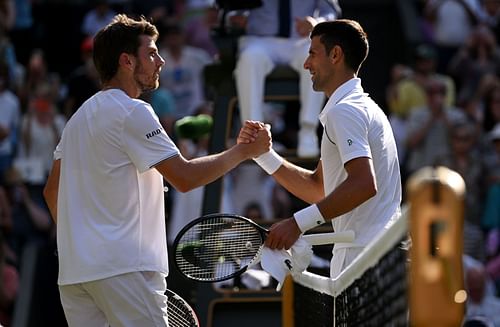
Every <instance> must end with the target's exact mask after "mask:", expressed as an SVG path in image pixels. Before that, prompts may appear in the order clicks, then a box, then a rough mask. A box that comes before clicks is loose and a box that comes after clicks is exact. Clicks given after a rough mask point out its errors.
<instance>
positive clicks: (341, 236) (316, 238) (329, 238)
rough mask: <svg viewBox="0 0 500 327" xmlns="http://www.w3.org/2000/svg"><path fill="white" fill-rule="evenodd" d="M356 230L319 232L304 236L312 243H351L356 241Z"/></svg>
mask: <svg viewBox="0 0 500 327" xmlns="http://www.w3.org/2000/svg"><path fill="white" fill-rule="evenodd" d="M354 236H355V234H354V231H352V230H347V231H343V232H337V233H318V234H308V235H304V236H302V237H303V238H304V240H306V241H307V242H309V244H311V245H325V244H332V243H351V242H353V241H354Z"/></svg>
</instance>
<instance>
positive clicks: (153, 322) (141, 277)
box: [59, 271, 168, 327]
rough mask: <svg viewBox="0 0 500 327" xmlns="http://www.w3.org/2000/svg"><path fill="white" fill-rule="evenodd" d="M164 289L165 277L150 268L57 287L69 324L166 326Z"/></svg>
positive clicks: (116, 326)
mask: <svg viewBox="0 0 500 327" xmlns="http://www.w3.org/2000/svg"><path fill="white" fill-rule="evenodd" d="M166 289H167V283H166V280H165V276H163V275H162V274H160V273H158V272H150V271H148V272H132V273H127V274H122V275H117V276H113V277H110V278H105V279H100V280H96V281H91V282H86V283H80V284H72V285H62V286H59V292H60V296H61V303H62V306H63V309H64V314H65V316H66V319H67V321H68V325H69V327H88V326H95V327H107V326H110V325H111V326H113V327H137V326H141V327H153V326H154V327H160V326H162V327H163V326H165V327H166V326H168V321H167V297H166V296H165V291H166Z"/></svg>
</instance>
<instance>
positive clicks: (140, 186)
mask: <svg viewBox="0 0 500 327" xmlns="http://www.w3.org/2000/svg"><path fill="white" fill-rule="evenodd" d="M157 38H158V31H157V29H156V27H155V26H154V25H152V24H151V23H150V22H148V21H146V20H145V19H144V18H140V19H138V20H135V19H131V18H129V17H127V16H126V15H117V16H115V18H114V20H113V22H112V23H110V24H109V25H108V26H106V27H105V28H103V29H102V30H100V32H99V33H98V34H97V35H96V37H95V39H94V63H95V65H96V68H97V71H98V72H99V74H100V78H101V82H102V90H101V91H99V92H98V93H96V94H95V95H94V96H92V97H91V98H89V99H88V100H87V101H86V102H85V103H84V104H83V105H82V106H81V107H80V108H79V109H78V111H77V112H76V113H75V114H74V115H73V116H72V118H71V119H70V120H69V121H68V123H67V125H66V127H65V129H64V132H63V135H62V138H61V140H60V143H59V144H58V146H57V148H56V150H55V152H54V159H55V160H54V164H53V167H52V171H51V173H50V176H49V178H48V181H47V184H46V186H45V189H44V196H45V199H46V202H47V204H48V206H49V209H50V212H51V215H52V217H53V219H54V220H55V221H56V223H57V244H58V254H59V256H58V257H59V279H58V284H59V290H60V296H61V302H62V305H63V309H64V312H65V316H66V319H67V321H68V323H69V326H72V327H73V326H77V327H78V326H82V327H83V326H85V327H87V326H108V325H111V326H130V327H132V326H134V327H137V326H141V327H148V326H151V327H152V326H167V321H168V317H167V310H166V303H167V301H166V297H165V295H164V293H165V290H166V281H165V277H166V275H167V274H168V260H167V243H166V242H167V241H166V231H165V209H164V196H163V190H164V187H163V179H165V180H167V181H168V182H169V183H170V184H171V185H172V186H173V187H175V188H176V189H177V190H179V191H182V192H185V191H189V190H192V189H194V188H196V187H199V186H201V185H205V184H207V183H209V182H211V181H214V180H215V179H217V178H219V177H221V176H222V175H223V174H225V173H226V172H228V171H229V170H230V169H232V168H234V167H235V166H236V165H238V164H239V163H240V162H242V161H244V160H247V159H250V158H253V157H255V156H257V155H259V154H262V153H264V152H266V151H268V150H269V149H270V146H271V141H270V133H269V132H268V131H267V130H261V131H259V132H258V133H255V134H253V137H252V138H251V141H252V143H249V144H237V145H235V146H233V147H232V148H230V149H228V150H226V151H224V152H222V153H219V154H215V155H210V156H206V157H200V158H196V159H192V160H187V159H185V158H184V157H182V155H181V154H180V152H179V150H178V149H177V147H176V146H175V144H174V143H173V142H172V140H171V139H170V138H169V136H168V135H167V134H166V133H165V131H164V130H163V128H162V126H161V124H160V122H159V120H158V117H157V116H156V115H155V114H154V111H153V110H152V108H151V106H150V105H149V104H148V103H146V102H144V101H142V100H139V99H138V97H139V96H140V95H141V93H142V92H145V91H148V90H153V89H156V88H157V87H158V84H159V83H158V78H159V73H160V70H161V67H162V66H163V65H164V63H165V62H164V60H163V59H162V58H161V56H160V55H159V54H158V49H157V47H156V44H155V42H156V40H157Z"/></svg>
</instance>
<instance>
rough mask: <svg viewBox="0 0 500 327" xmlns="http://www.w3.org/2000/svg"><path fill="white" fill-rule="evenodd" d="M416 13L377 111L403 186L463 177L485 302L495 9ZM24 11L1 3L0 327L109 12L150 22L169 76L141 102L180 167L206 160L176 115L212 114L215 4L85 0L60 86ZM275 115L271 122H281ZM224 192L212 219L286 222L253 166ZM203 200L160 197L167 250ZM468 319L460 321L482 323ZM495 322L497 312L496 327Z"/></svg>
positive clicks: (491, 217)
mask: <svg viewBox="0 0 500 327" xmlns="http://www.w3.org/2000/svg"><path fill="white" fill-rule="evenodd" d="M264 1H265V0H264ZM340 3H342V2H340ZM414 3H415V6H416V8H417V10H418V13H419V15H420V16H419V26H418V27H417V28H419V32H420V34H421V36H422V40H423V42H422V43H421V44H418V45H417V46H416V47H415V49H414V51H413V57H412V60H411V61H410V62H401V63H394V66H393V67H392V69H391V71H390V72H387V74H388V75H390V76H391V81H390V83H389V85H387V89H386V90H387V92H386V99H385V102H386V104H387V106H386V108H384V109H385V110H386V113H387V114H388V116H389V117H390V121H391V124H392V127H393V130H394V132H395V136H396V141H397V145H398V153H399V158H400V163H401V171H402V173H403V177H404V180H405V178H406V177H408V176H409V175H410V174H411V173H413V172H414V171H416V170H418V169H419V168H422V167H424V166H428V165H444V166H447V167H449V168H451V169H453V170H455V171H457V172H458V173H460V174H461V175H462V177H463V178H464V180H465V182H466V186H467V193H466V199H465V216H464V235H463V239H464V254H465V255H466V256H467V258H468V259H467V260H468V261H467V262H469V263H470V262H473V263H474V264H468V265H466V267H474V269H473V270H471V276H472V277H476V278H472V277H471V278H468V279H466V280H467V281H469V280H473V281H476V282H475V284H474V283H473V284H471V285H477V280H480V281H482V282H484V283H487V284H488V285H490V286H489V290H490V291H489V292H483V295H484V296H487V295H491V296H493V297H494V298H495V299H496V296H498V295H499V294H500V46H499V41H500V0H427V1H425V0H414ZM35 5H38V6H42V5H43V1H31V0H0V243H1V244H0V278H1V281H0V324H3V325H5V326H8V325H9V320H10V319H11V315H12V310H13V307H14V304H15V299H16V294H17V291H18V285H19V278H20V274H21V273H22V272H21V271H20V267H21V260H22V257H23V249H24V248H25V246H26V245H27V244H28V243H30V242H36V243H38V244H42V245H49V246H50V245H51V244H53V243H54V242H55V232H54V225H53V223H52V221H51V219H50V216H49V213H48V210H47V208H46V206H45V203H44V201H43V198H42V193H41V192H42V188H43V186H44V184H45V179H46V177H47V174H48V170H49V168H50V167H51V162H52V153H53V150H54V149H55V146H56V145H57V143H58V140H59V137H60V136H61V133H62V130H63V128H64V126H65V123H66V122H67V120H68V119H69V118H70V117H71V115H72V114H73V113H74V112H75V111H76V110H77V109H78V107H79V106H80V105H81V104H82V103H83V102H84V101H85V100H86V99H87V98H88V97H90V96H91V95H93V94H94V93H95V92H97V91H98V90H99V88H100V85H99V80H98V78H97V74H96V72H95V69H94V66H93V62H92V37H93V35H94V34H95V33H96V32H97V31H98V30H99V29H100V28H101V27H103V26H105V25H106V24H107V23H109V22H110V20H111V19H112V17H113V16H114V15H115V13H118V12H126V13H130V14H136V15H137V14H143V15H145V16H146V17H151V18H152V19H153V22H155V24H156V25H157V27H158V29H159V31H160V39H159V40H158V48H159V51H160V54H161V56H162V57H163V58H164V59H165V61H166V64H165V67H164V68H163V70H162V72H161V77H160V88H159V89H158V90H155V91H154V92H151V93H148V94H145V95H144V96H143V97H144V100H145V101H148V102H149V103H151V105H152V107H153V109H154V110H155V112H156V113H157V115H158V117H159V119H160V121H161V123H162V125H163V126H164V128H165V130H166V131H167V133H168V134H169V135H170V136H171V137H172V138H174V139H175V141H176V143H177V144H178V145H179V148H180V149H181V151H182V152H183V154H184V155H185V156H186V157H194V156H199V155H203V154H206V153H207V152H208V138H209V137H210V135H209V134H205V135H201V136H200V135H197V137H196V138H183V137H180V136H178V135H176V130H175V126H176V122H177V121H179V119H181V118H183V117H185V116H197V115H200V114H204V115H211V113H212V103H211V101H210V99H209V98H208V97H207V92H206V85H204V79H203V70H204V68H205V67H206V66H207V65H210V64H212V63H214V62H217V60H218V49H217V46H216V44H215V43H214V41H213V39H212V37H211V34H212V31H213V29H214V28H215V27H217V26H219V19H220V17H221V13H220V12H219V11H218V9H217V8H216V6H214V3H213V1H210V0H170V1H159V0H158V1H153V0H151V1H135V0H94V1H93V2H92V3H91V4H88V7H87V11H86V12H83V13H82V15H81V20H80V21H78V22H74V23H75V24H79V30H80V33H79V35H78V40H79V47H80V48H79V50H80V58H79V59H80V60H79V64H78V65H75V67H73V69H72V70H71V72H70V73H68V74H63V73H61V72H58V71H56V69H53V70H51V69H49V65H48V60H47V59H48V58H47V56H46V52H45V51H44V48H43V44H40V43H39V42H37V33H40V31H36V30H35V28H34V26H36V19H35V18H36V17H35V16H34V15H33V13H32V11H33V6H35ZM239 23H240V26H239V27H240V28H241V22H239ZM243 29H244V25H243ZM42 32H43V31H42ZM61 51H64V50H63V49H61ZM274 107H275V109H274V110H275V111H274V112H278V113H279V114H283V112H282V110H281V111H280V110H276V106H274ZM278 108H280V107H279V106H278ZM273 124H275V125H276V128H277V129H278V127H279V126H278V125H280V124H286V120H284V119H282V120H278V122H277V121H276V119H275V118H273ZM228 142H231V140H229V141H228ZM249 185H252V186H251V187H249ZM224 186H225V187H224V190H225V191H224V196H223V200H222V208H221V211H226V212H233V213H238V214H242V215H247V216H249V217H250V216H251V218H253V219H269V220H270V219H277V218H284V217H289V216H290V215H291V214H292V212H294V209H295V208H294V203H293V198H292V197H291V195H289V194H288V193H287V192H285V191H284V190H283V189H281V188H280V187H278V186H277V185H276V184H275V183H274V182H273V181H272V179H270V178H269V176H267V175H266V174H264V173H262V172H261V171H260V169H259V168H258V167H256V166H254V165H242V166H241V167H239V168H238V169H236V170H235V171H233V172H231V173H230V174H229V175H228V176H226V177H225V178H224ZM202 196H203V192H202V189H200V190H194V191H192V192H189V193H188V194H180V193H177V192H175V191H174V190H171V191H169V192H168V193H166V200H167V204H168V205H167V208H168V209H167V210H168V215H167V216H168V219H170V222H169V224H170V225H172V226H176V227H172V229H171V230H170V231H169V232H170V234H169V238H170V239H173V237H174V236H175V232H176V230H177V229H178V228H180V226H182V225H184V224H185V223H187V220H186V219H191V218H195V217H197V216H199V215H200V214H201V203H202ZM469 259H470V260H469ZM471 269H472V268H471ZM478 269H479V271H478ZM467 271H468V270H467ZM472 273H474V275H472ZM469 277H470V276H469ZM471 283H472V282H471ZM471 287H472V286H471ZM470 301H476V297H474V298H471V299H470ZM477 301H478V303H481V301H483V300H482V298H481V297H479V299H478V300H477ZM478 306H479V305H478ZM489 306H490V307H491V304H490V305H489ZM472 307H474V306H473V305H472V304H471V308H472ZM479 307H480V306H479ZM474 308H476V307H474ZM471 310H472V309H471ZM474 310H475V311H474V312H472V311H471V315H472V313H474V314H475V315H476V314H481V310H480V309H474ZM483 314H487V313H484V312H483ZM499 320H500V314H497V315H496V324H497V325H498V326H500V322H499Z"/></svg>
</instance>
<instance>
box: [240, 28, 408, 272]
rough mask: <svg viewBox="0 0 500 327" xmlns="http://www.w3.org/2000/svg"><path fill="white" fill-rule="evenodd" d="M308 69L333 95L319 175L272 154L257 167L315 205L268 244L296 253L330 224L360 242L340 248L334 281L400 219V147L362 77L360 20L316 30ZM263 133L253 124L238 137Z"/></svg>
mask: <svg viewBox="0 0 500 327" xmlns="http://www.w3.org/2000/svg"><path fill="white" fill-rule="evenodd" d="M310 37H311V46H310V49H309V56H308V58H307V59H306V61H305V62H304V68H305V69H307V70H309V72H310V73H311V78H312V82H313V88H314V89H315V90H316V91H323V92H324V93H325V95H326V96H327V97H328V98H329V99H328V102H327V103H326V105H325V107H324V108H323V111H322V112H321V113H320V115H319V120H320V122H321V124H322V125H323V136H322V141H321V157H320V160H319V163H318V165H317V167H316V169H315V170H313V171H311V170H306V169H303V168H301V167H299V166H297V165H294V164H292V163H290V162H288V161H286V160H284V159H283V158H282V157H280V156H279V155H278V154H277V153H276V152H274V151H272V150H271V151H269V152H267V153H265V154H263V155H261V156H259V157H258V158H256V159H255V160H256V162H257V163H258V164H259V165H260V166H261V167H262V168H263V169H264V170H265V171H266V172H267V173H268V174H270V175H272V176H273V177H274V178H275V179H276V181H278V182H279V183H280V184H281V185H283V186H284V187H285V188H286V189H287V190H288V191H290V192H291V193H293V194H294V195H295V196H297V197H298V198H300V199H302V200H304V201H305V202H307V203H310V204H311V205H310V206H308V207H306V208H304V209H302V210H300V211H298V212H296V213H295V214H294V215H293V217H290V218H288V219H284V220H282V221H280V222H278V223H276V224H274V225H273V226H271V229H270V230H271V232H270V234H269V236H268V238H267V240H266V245H267V246H269V247H270V248H272V249H282V248H286V249H289V248H290V247H291V246H292V245H293V244H294V243H295V241H296V240H297V239H298V237H299V236H300V235H301V234H302V233H304V232H305V231H307V230H309V229H311V228H313V227H315V226H318V225H321V224H323V223H324V222H325V221H330V220H331V223H332V225H333V229H334V230H335V231H336V232H341V231H345V230H354V231H355V233H356V239H355V241H354V243H353V244H348V245H347V244H346V245H343V244H338V245H336V246H335V247H334V250H333V257H332V262H331V268H330V275H331V277H332V278H334V277H336V276H338V275H339V273H340V272H341V271H342V270H343V269H344V268H345V267H346V266H347V265H348V264H349V263H351V262H352V261H353V260H354V258H355V257H356V256H357V255H358V254H359V253H360V252H361V251H362V249H363V248H364V247H365V246H366V245H367V244H368V243H369V242H370V241H371V240H372V239H373V238H374V237H375V235H376V234H377V233H379V232H380V231H381V230H383V229H384V228H385V227H387V226H389V225H390V224H391V222H392V221H393V220H394V219H396V218H397V217H399V216H400V214H401V213H400V212H401V210H400V203H401V177H400V170H399V162H398V157H397V152H396V143H395V141H394V136H393V133H392V129H391V126H390V125H389V122H388V120H387V117H386V115H385V113H384V112H383V111H382V110H381V109H380V108H379V106H378V105H377V104H376V103H375V102H374V101H373V100H372V99H371V98H370V97H369V96H368V95H367V94H366V93H364V91H363V88H362V86H361V80H360V79H359V78H358V77H357V75H358V71H359V68H360V66H361V64H362V63H363V61H364V60H365V59H366V57H367V55H368V39H367V36H366V33H365V32H364V30H363V28H362V27H361V26H360V25H359V23H358V22H356V21H353V20H347V19H339V20H335V21H331V22H323V23H319V24H318V25H316V26H315V27H314V28H313V30H312V32H311V36H310ZM259 128H262V124H261V123H258V122H252V121H248V122H246V123H245V126H244V129H242V131H241V132H240V135H239V138H238V140H239V141H241V142H244V141H246V139H247V137H246V133H250V135H252V134H251V133H254V131H255V130H257V129H259Z"/></svg>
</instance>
